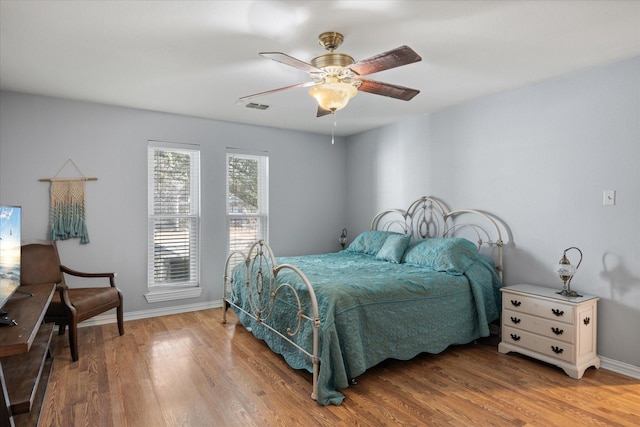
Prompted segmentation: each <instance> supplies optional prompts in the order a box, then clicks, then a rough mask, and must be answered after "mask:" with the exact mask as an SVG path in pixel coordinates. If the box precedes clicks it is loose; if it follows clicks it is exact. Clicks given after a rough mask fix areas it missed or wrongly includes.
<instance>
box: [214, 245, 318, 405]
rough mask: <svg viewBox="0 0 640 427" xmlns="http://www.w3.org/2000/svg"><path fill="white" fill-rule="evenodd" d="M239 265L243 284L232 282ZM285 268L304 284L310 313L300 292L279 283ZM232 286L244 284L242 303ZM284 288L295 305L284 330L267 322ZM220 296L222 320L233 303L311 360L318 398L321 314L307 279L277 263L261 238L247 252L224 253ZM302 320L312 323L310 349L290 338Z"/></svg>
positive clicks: (292, 267) (296, 270) (298, 328)
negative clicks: (242, 271)
mask: <svg viewBox="0 0 640 427" xmlns="http://www.w3.org/2000/svg"><path fill="white" fill-rule="evenodd" d="M239 265H244V267H245V268H244V271H245V272H246V274H245V275H244V276H245V277H244V284H235V283H234V281H235V280H236V278H234V276H235V275H234V273H235V271H236V268H237V267H238V266H239ZM286 270H291V271H293V272H294V273H295V274H296V275H298V276H299V277H300V279H302V281H303V283H304V284H305V285H306V287H307V291H308V295H305V296H304V298H309V306H310V311H311V312H310V313H305V311H304V309H303V305H304V304H303V301H301V296H300V294H299V293H298V292H297V291H296V289H295V288H294V287H293V286H292V285H291V284H289V283H278V280H277V278H278V274H280V273H281V272H283V271H286ZM235 286H245V294H246V295H247V301H246V302H247V304H245V307H242V306H240V305H239V301H238V296H237V295H236V292H235ZM284 291H288V292H290V293H291V295H292V296H293V299H294V300H295V303H296V304H297V308H298V309H297V312H296V313H292V319H291V325H290V326H289V327H287V328H286V331H280V330H278V329H276V328H274V327H273V326H272V325H271V324H270V320H271V319H272V315H273V313H274V308H275V307H276V304H277V303H278V296H279V295H282V293H283V292H284ZM223 300H224V304H225V307H224V310H223V318H222V321H223V323H226V321H227V309H228V308H229V307H234V308H235V309H237V310H239V311H241V312H243V313H245V314H246V315H247V316H249V317H251V318H252V319H253V320H255V321H256V322H257V323H258V324H260V325H261V326H263V327H265V328H267V329H268V330H269V331H271V332H273V333H275V334H277V335H279V336H280V337H281V338H283V339H284V340H286V341H287V342H289V343H290V344H291V345H292V346H294V347H295V348H297V349H298V350H300V351H301V352H302V353H303V354H305V355H307V356H308V357H309V358H310V359H311V361H312V363H313V382H312V392H311V398H312V399H314V400H317V396H318V372H319V368H320V359H319V355H318V351H319V348H318V346H319V329H320V316H319V312H318V301H317V299H316V294H315V292H314V290H313V287H312V286H311V283H310V282H309V279H307V277H306V276H305V275H304V274H303V273H302V272H301V271H300V270H299V269H298V268H297V267H295V266H293V265H289V264H282V265H277V264H276V260H275V257H274V255H273V251H272V250H271V247H270V246H269V245H268V244H267V243H266V242H265V241H264V240H259V241H257V242H256V243H254V244H253V245H252V246H251V248H250V249H249V252H248V254H247V255H245V254H244V253H242V252H233V253H231V254H230V255H229V256H228V257H227V260H226V262H225V269H224V288H223ZM305 321H306V322H310V323H311V325H312V327H313V349H312V350H311V351H309V350H308V349H305V348H303V347H301V346H300V345H298V344H297V343H296V342H294V341H293V339H292V338H293V337H295V336H296V335H297V334H298V332H299V331H300V328H301V327H302V325H303V322H305Z"/></svg>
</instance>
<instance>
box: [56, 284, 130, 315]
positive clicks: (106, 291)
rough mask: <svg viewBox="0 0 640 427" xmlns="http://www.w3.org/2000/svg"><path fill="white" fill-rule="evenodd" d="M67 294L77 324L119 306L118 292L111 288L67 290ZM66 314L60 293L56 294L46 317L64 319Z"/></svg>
mask: <svg viewBox="0 0 640 427" xmlns="http://www.w3.org/2000/svg"><path fill="white" fill-rule="evenodd" d="M67 292H68V294H69V300H70V301H71V304H72V305H73V307H74V308H75V309H76V315H77V317H78V322H82V321H83V320H86V319H89V318H91V317H93V316H96V315H98V314H100V313H103V312H105V311H107V310H110V309H112V308H115V307H118V306H119V305H120V297H119V294H118V290H117V289H116V288H113V287H104V288H68V290H67ZM66 313H67V312H66V309H65V306H64V304H62V302H61V301H60V293H59V292H56V293H55V294H54V296H53V299H52V300H51V304H50V305H49V309H48V310H47V317H48V318H51V317H65V316H66Z"/></svg>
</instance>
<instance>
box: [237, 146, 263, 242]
mask: <svg viewBox="0 0 640 427" xmlns="http://www.w3.org/2000/svg"><path fill="white" fill-rule="evenodd" d="M267 189H268V157H267V156H266V154H247V153H245V152H239V151H236V150H232V149H227V228H228V235H229V246H228V248H229V252H233V251H242V252H244V253H245V254H246V252H247V251H248V249H249V248H250V247H251V245H252V244H253V243H254V242H255V241H256V240H258V239H267V230H268V218H269V216H268V194H267V193H268V191H267Z"/></svg>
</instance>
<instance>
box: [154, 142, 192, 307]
mask: <svg viewBox="0 0 640 427" xmlns="http://www.w3.org/2000/svg"><path fill="white" fill-rule="evenodd" d="M148 168H149V177H148V192H149V200H148V203H149V204H148V212H149V241H148V246H149V248H148V251H149V257H148V286H149V289H150V290H153V289H156V290H158V289H165V290H167V289H173V290H175V289H180V288H183V289H184V288H185V287H191V288H193V287H198V282H199V270H200V266H199V264H200V262H199V238H200V151H199V149H198V147H197V146H194V145H186V144H184V145H183V144H168V143H160V142H155V141H150V142H149V150H148ZM200 291H201V290H200ZM148 295H149V294H147V296H148ZM198 295H199V294H198ZM192 296H194V295H193V294H191V295H189V296H184V298H188V297H192ZM176 298H180V296H175V295H173V296H171V299H176ZM167 299H169V298H167ZM147 300H149V297H147ZM150 302H153V301H150Z"/></svg>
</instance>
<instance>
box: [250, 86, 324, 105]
mask: <svg viewBox="0 0 640 427" xmlns="http://www.w3.org/2000/svg"><path fill="white" fill-rule="evenodd" d="M315 84H316V83H315V82H304V83H298V84H297V85H291V86H285V87H281V88H278V89H271V90H267V91H265V92H258V93H254V94H253V95H247V96H243V97H242V98H238V100H239V101H245V100H248V99H251V98H256V97H258V96H263V95H269V94H272V93H277V92H282V91H283V90H289V89H295V88H297V87H309V86H313V85H315Z"/></svg>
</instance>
